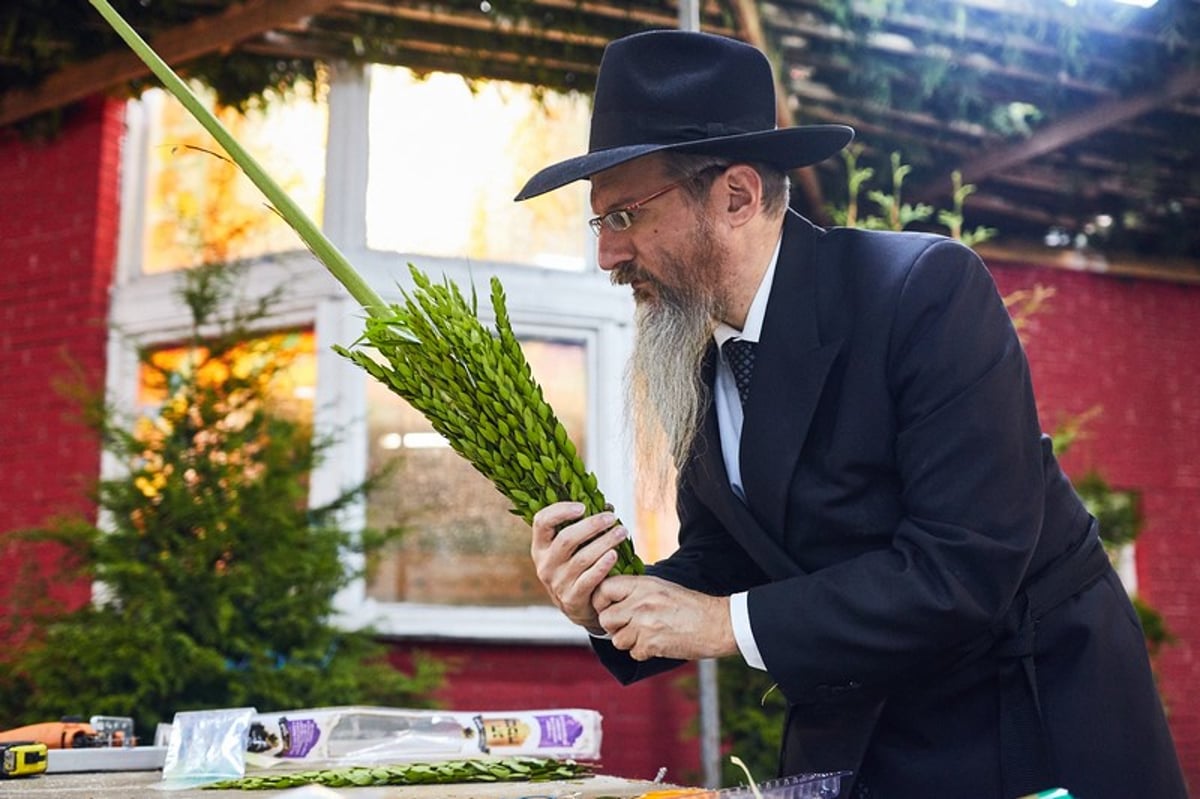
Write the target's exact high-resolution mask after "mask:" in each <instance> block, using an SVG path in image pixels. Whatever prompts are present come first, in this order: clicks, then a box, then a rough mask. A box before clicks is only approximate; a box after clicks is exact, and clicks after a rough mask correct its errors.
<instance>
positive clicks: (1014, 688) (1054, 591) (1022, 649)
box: [993, 523, 1112, 799]
mask: <svg viewBox="0 0 1200 799" xmlns="http://www.w3.org/2000/svg"><path fill="white" fill-rule="evenodd" d="M1096 530H1097V526H1096V525H1095V523H1093V524H1092V528H1091V530H1089V531H1088V534H1087V535H1085V536H1084V537H1083V539H1082V540H1081V541H1080V542H1079V543H1077V544H1075V545H1074V546H1073V547H1072V548H1071V549H1070V550H1068V551H1067V552H1066V553H1065V554H1063V555H1061V556H1059V557H1058V558H1056V559H1055V560H1054V561H1052V562H1051V563H1050V564H1049V565H1048V566H1047V567H1046V568H1044V569H1043V570H1042V571H1041V572H1040V573H1039V574H1038V576H1037V577H1035V578H1034V579H1033V580H1032V581H1031V582H1030V584H1029V585H1028V586H1026V587H1025V588H1024V589H1023V590H1022V591H1021V592H1020V593H1018V594H1017V599H1016V601H1014V603H1013V607H1012V608H1011V609H1010V610H1009V613H1008V615H1007V616H1006V617H1005V620H1004V623H1003V626H1002V628H1001V630H1000V631H998V632H999V638H1000V640H999V642H998V644H997V646H996V647H995V649H993V652H994V654H995V656H996V658H997V659H998V661H999V663H998V666H999V668H998V671H997V678H998V680H999V684H998V688H999V697H1000V758H1001V761H1000V762H1001V780H1002V785H1003V790H1004V796H1005V797H1006V799H1007V798H1008V797H1016V796H1024V795H1026V794H1030V793H1034V792H1036V791H1041V790H1045V789H1047V788H1052V787H1055V781H1056V775H1055V768H1054V759H1053V756H1052V755H1051V752H1050V743H1049V740H1048V739H1047V736H1046V728H1045V724H1044V722H1043V719H1042V707H1041V702H1040V701H1039V700H1038V689H1037V673H1036V671H1035V668H1034V657H1033V655H1034V638H1035V634H1036V632H1037V622H1038V621H1039V620H1040V619H1041V618H1042V617H1043V616H1045V615H1046V614H1047V613H1049V612H1050V611H1051V610H1053V609H1054V608H1056V607H1058V606H1059V605H1061V604H1062V603H1063V602H1066V601H1067V600H1068V599H1070V598H1071V597H1073V596H1075V595H1076V594H1078V593H1080V592H1081V591H1083V590H1085V589H1087V588H1089V587H1091V586H1092V585H1094V584H1095V583H1096V582H1097V581H1098V580H1099V579H1100V578H1101V577H1103V576H1104V575H1105V574H1107V573H1108V571H1109V570H1110V569H1111V568H1112V564H1110V563H1109V560H1108V553H1106V552H1105V551H1104V546H1103V545H1102V544H1101V543H1100V539H1099V536H1098V535H1097V534H1096Z"/></svg>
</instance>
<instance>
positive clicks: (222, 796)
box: [0, 771, 656, 799]
mask: <svg viewBox="0 0 1200 799" xmlns="http://www.w3.org/2000/svg"><path fill="white" fill-rule="evenodd" d="M161 781H162V772H160V771H120V772H99V773H90V774H71V773H68V774H41V775H38V776H34V777H23V778H17V779H8V780H4V779H0V797H4V799H7V797H20V799H51V798H52V797H53V799H142V797H147V796H150V797H161V799H231V797H241V799H255V797H260V796H261V797H271V796H276V797H287V796H294V797H296V799H323V798H327V799H333V798H334V797H344V799H535V797H536V799H602V798H603V797H614V799H629V798H631V797H635V796H638V795H639V794H642V793H645V792H646V791H649V790H651V789H653V788H655V787H656V785H655V783H653V782H650V781H648V780H629V779H623V778H620V777H613V776H609V775H604V774H598V775H595V776H591V777H584V778H580V779H575V780H560V781H552V782H533V783H530V782H508V783H459V784H455V785H389V786H380V787H370V788H337V789H326V788H322V789H320V790H312V789H310V790H303V789H297V788H292V789H288V790H278V791H239V790H222V791H211V790H203V789H200V788H190V789H187V790H175V791H169V792H168V791H161V790H157V789H156V788H155V785H156V784H157V783H160V782H161Z"/></svg>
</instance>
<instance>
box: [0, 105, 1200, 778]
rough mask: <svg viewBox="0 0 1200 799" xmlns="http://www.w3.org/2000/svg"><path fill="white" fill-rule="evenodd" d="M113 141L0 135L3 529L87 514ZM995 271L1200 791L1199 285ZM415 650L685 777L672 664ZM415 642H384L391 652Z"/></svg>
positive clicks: (476, 684)
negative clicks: (579, 717)
mask: <svg viewBox="0 0 1200 799" xmlns="http://www.w3.org/2000/svg"><path fill="white" fill-rule="evenodd" d="M122 133H123V128H122V117H121V106H120V104H118V103H115V102H95V103H91V104H88V105H87V106H86V107H85V108H84V109H83V110H82V111H81V112H80V113H79V115H78V116H77V117H75V118H74V119H72V120H71V122H70V124H69V125H68V126H67V127H66V129H65V130H64V132H63V135H62V136H61V137H60V138H59V139H57V140H56V141H55V142H54V143H53V144H50V145H43V144H34V143H28V142H24V141H22V140H20V139H18V138H16V137H15V136H12V135H9V134H5V135H4V136H0V187H3V188H2V190H0V299H2V300H3V309H2V310H0V362H2V363H3V364H4V380H3V383H2V384H0V473H2V474H3V475H4V476H5V479H4V480H3V481H0V535H2V534H3V533H4V532H7V531H10V530H13V529H17V528H20V527H23V526H27V525H33V524H37V523H39V522H42V521H44V520H45V519H46V518H47V517H49V516H52V515H55V514H60V513H66V512H69V511H73V510H79V509H81V508H85V507H86V499H85V493H84V491H85V489H86V487H87V486H89V485H90V484H91V481H92V480H94V478H95V476H96V475H97V474H98V469H99V462H100V453H99V447H98V443H97V442H96V441H94V440H92V439H91V438H89V437H88V436H87V435H86V434H84V431H83V429H82V428H81V427H80V426H79V425H78V424H77V423H75V422H74V421H73V420H72V414H73V413H74V409H73V407H72V405H71V403H70V402H69V401H68V400H66V399H63V398H62V397H61V395H60V394H59V393H58V392H57V391H56V389H55V385H56V383H57V382H58V381H59V380H61V379H62V378H63V377H64V376H66V375H67V374H68V373H69V372H70V369H71V368H72V367H70V366H69V364H70V363H73V364H75V367H76V368H78V369H79V371H80V373H81V374H82V375H83V376H84V377H85V378H86V379H87V380H89V381H92V382H93V383H94V384H99V383H100V382H101V381H102V380H103V377H104V371H105V351H106V341H107V336H108V331H107V326H106V320H107V314H108V288H109V285H110V283H111V280H112V276H113V264H114V261H115V252H116V238H117V231H118V196H119V191H118V185H119V154H120V149H121V144H122ZM991 267H992V269H993V272H994V274H995V276H996V279H997V282H998V284H999V285H1000V288H1001V290H1002V291H1003V292H1005V293H1008V292H1011V291H1013V290H1016V289H1018V288H1026V287H1031V286H1033V285H1035V284H1041V285H1044V286H1048V287H1052V288H1054V289H1055V291H1056V295H1055V296H1054V297H1053V299H1052V300H1051V301H1050V304H1049V306H1048V307H1047V308H1046V309H1045V310H1043V311H1042V312H1040V313H1039V314H1037V315H1036V316H1035V317H1034V318H1033V319H1032V321H1031V324H1030V327H1029V329H1028V332H1027V335H1026V339H1027V346H1028V350H1029V354H1030V360H1031V362H1032V364H1033V373H1034V384H1035V390H1036V392H1037V395H1038V398H1039V405H1040V408H1041V413H1042V422H1043V426H1045V427H1046V428H1052V427H1053V426H1054V425H1055V424H1056V423H1057V422H1058V421H1059V420H1060V419H1061V418H1063V417H1065V416H1067V415H1072V414H1078V413H1081V412H1083V411H1087V410H1088V409H1090V408H1092V407H1094V406H1100V407H1101V408H1102V411H1101V412H1100V414H1099V415H1098V416H1096V417H1095V418H1094V419H1092V420H1091V421H1090V422H1089V423H1088V425H1087V434H1088V435H1087V437H1085V438H1084V439H1082V440H1080V441H1079V442H1078V443H1077V444H1076V445H1075V446H1074V448H1073V449H1072V451H1071V453H1070V454H1069V456H1068V458H1067V459H1066V466H1067V468H1068V471H1069V472H1070V473H1072V474H1080V473H1082V472H1083V471H1085V470H1087V469H1089V468H1095V469H1097V470H1098V471H1099V472H1100V473H1101V474H1102V475H1103V476H1104V477H1105V479H1107V480H1108V481H1109V482H1110V483H1111V484H1112V485H1113V486H1115V487H1117V488H1121V489H1131V490H1137V491H1139V492H1140V493H1141V496H1142V500H1143V509H1144V513H1145V527H1144V529H1143V532H1142V535H1141V537H1140V538H1139V540H1138V545H1137V561H1136V562H1137V577H1138V589H1139V593H1140V594H1141V595H1142V596H1143V597H1144V598H1145V599H1146V600H1147V601H1149V602H1150V603H1151V604H1152V605H1153V606H1154V607H1155V608H1157V609H1158V610H1159V611H1161V612H1162V613H1163V614H1164V616H1165V618H1166V623H1167V625H1168V627H1169V628H1170V630H1171V632H1172V633H1173V634H1174V636H1175V641H1174V643H1172V644H1170V645H1168V646H1167V647H1166V648H1165V649H1164V650H1163V651H1162V653H1161V655H1160V656H1159V657H1158V660H1157V667H1158V671H1159V674H1160V678H1161V687H1162V692H1163V697H1164V701H1165V702H1166V705H1167V708H1168V712H1169V715H1170V721H1171V727H1172V730H1173V732H1174V735H1175V738H1176V743H1177V745H1178V749H1179V754H1180V757H1181V760H1182V761H1183V763H1184V768H1185V772H1186V773H1187V776H1188V778H1189V781H1190V782H1191V783H1192V784H1193V785H1200V701H1197V699H1196V698H1195V695H1194V692H1193V691H1191V690H1190V689H1191V687H1192V686H1193V685H1196V684H1198V683H1200V652H1198V651H1197V647H1200V455H1197V453H1198V452H1200V368H1197V363H1198V362H1200V335H1198V334H1197V333H1196V331H1197V329H1200V286H1195V285H1184V284H1178V283H1171V282H1165V281H1154V280H1141V279H1139V280H1132V279H1123V278H1117V277H1111V276H1104V275H1098V274H1092V273H1075V272H1069V271H1065V270H1062V269H1057V268H1049V267H1036V266H1030V265H1028V264H1023V263H1007V262H1001V261H993V263H991ZM64 355H66V356H69V360H68V359H67V358H64ZM3 544H4V542H3V538H2V537H0V553H2V554H0V574H3V575H8V574H11V573H12V570H13V569H15V568H16V567H17V564H18V561H19V560H24V559H25V554H26V553H19V554H18V553H14V552H12V551H11V550H9V549H6V548H5V547H4V546H3ZM3 582H4V583H9V581H8V580H4V581H3ZM86 590H87V589H86V586H64V588H63V595H62V597H60V599H61V600H63V601H66V602H79V601H82V600H83V599H84V598H85V597H86ZM412 646H414V647H418V648H421V649H425V650H427V651H429V652H431V653H432V654H434V655H436V656H438V657H442V658H446V659H449V660H452V661H453V663H454V665H455V668H456V670H455V673H454V676H453V677H452V678H451V679H450V681H449V683H448V685H447V686H446V688H445V689H444V690H443V692H442V697H441V698H442V699H443V700H444V702H445V703H446V704H447V705H448V706H455V707H463V708H470V709H480V710H486V709H505V708H508V709H517V708H522V707H571V706H580V707H590V708H595V709H597V710H599V711H600V712H601V713H602V714H603V715H604V748H603V753H604V754H603V768H604V770H605V771H608V772H612V773H619V774H622V775H625V776H629V777H646V778H649V777H653V776H654V774H655V772H656V771H657V769H658V768H659V767H660V766H666V767H667V768H668V769H669V773H670V774H671V775H672V776H673V777H674V778H675V779H685V778H688V777H694V776H695V775H696V774H697V772H698V769H699V758H698V754H697V750H698V744H697V743H696V740H695V738H694V737H689V736H688V734H687V732H686V731H687V729H688V727H689V725H691V724H693V723H694V716H695V706H694V704H693V703H692V702H691V701H690V700H688V699H687V698H686V697H685V696H684V694H683V693H682V692H681V690H680V689H679V686H678V682H677V680H678V677H679V676H681V675H682V674H683V672H679V673H678V674H676V675H666V676H662V677H659V678H655V679H653V680H650V681H647V682H646V683H644V684H641V685H637V686H633V687H630V688H620V687H618V686H617V685H616V683H615V682H613V681H612V680H611V678H610V677H609V676H608V675H607V673H606V672H604V670H603V669H602V668H601V667H600V666H599V665H598V664H597V663H596V662H595V661H594V660H593V658H592V657H591V654H590V652H589V651H588V650H587V649H586V648H584V647H580V646H557V647H554V646H514V645H499V644H497V645H480V644H471V645H465V644H464V645H456V644H450V643H445V642H440V643H439V642H412ZM408 648H409V643H408V642H405V643H404V644H403V645H402V646H401V645H398V646H397V655H396V659H397V662H398V663H403V661H404V659H405V657H406V652H407V651H408ZM1130 745H1131V752H1130V756H1131V757H1136V742H1132V741H1131V742H1130Z"/></svg>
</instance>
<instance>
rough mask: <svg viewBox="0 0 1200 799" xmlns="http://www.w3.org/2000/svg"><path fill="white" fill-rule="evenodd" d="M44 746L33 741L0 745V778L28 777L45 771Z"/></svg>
mask: <svg viewBox="0 0 1200 799" xmlns="http://www.w3.org/2000/svg"><path fill="white" fill-rule="evenodd" d="M46 752H47V749H46V745H45V744H43V743H35V742H33V741H13V742H11V743H0V753H2V754H3V758H0V776H4V777H29V776H32V775H34V774H41V773H42V772H44V771H45V770H46V759H47V755H46Z"/></svg>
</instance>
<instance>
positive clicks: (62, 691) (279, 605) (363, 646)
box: [0, 267, 442, 732]
mask: <svg viewBox="0 0 1200 799" xmlns="http://www.w3.org/2000/svg"><path fill="white" fill-rule="evenodd" d="M234 283H235V281H234V279H233V278H232V277H231V273H230V272H229V271H228V270H226V269H223V268H221V267H199V268H196V269H194V270H189V271H188V272H187V273H186V275H185V276H184V277H183V278H182V289H181V291H180V294H181V297H182V299H183V300H184V301H185V303H186V305H187V307H188V308H189V310H190V314H191V332H190V335H189V337H188V340H187V341H186V342H183V343H182V345H181V346H179V347H177V348H174V349H173V350H172V351H171V353H170V354H171V356H172V357H164V353H163V352H162V351H158V352H154V351H149V350H147V351H146V352H144V353H143V354H142V356H141V361H142V369H143V373H144V374H146V375H148V378H147V379H145V380H144V381H143V384H144V386H145V387H146V389H147V390H149V391H151V392H154V393H157V395H158V398H159V399H160V400H161V402H160V404H158V406H157V408H156V409H155V410H153V411H152V412H150V413H148V414H146V415H143V416H141V417H139V418H136V419H133V420H131V419H129V418H128V416H127V415H125V416H123V415H122V414H119V413H118V412H116V411H115V410H113V409H112V408H111V407H107V406H106V405H105V404H104V403H103V401H101V400H95V401H92V402H90V403H89V404H88V405H87V418H88V420H89V423H90V424H91V425H92V427H94V429H95V430H96V431H97V432H98V433H99V435H100V436H101V437H102V441H103V446H104V449H105V451H106V453H107V455H108V456H109V457H110V458H111V459H112V460H113V461H114V462H116V463H118V464H120V473H119V474H118V475H117V476H114V477H111V478H108V479H103V480H101V481H100V482H99V484H98V485H97V486H96V491H95V503H96V505H97V506H98V507H99V510H100V513H99V518H100V520H101V521H100V523H99V524H93V523H91V522H90V521H89V520H85V519H64V520H60V521H58V522H55V523H53V524H50V525H48V526H46V527H45V528H44V529H40V530H34V531H28V532H26V533H24V534H23V535H24V536H25V537H26V538H27V539H30V538H31V539H38V540H43V541H53V542H57V544H59V545H60V547H61V549H62V550H63V551H65V552H67V553H69V555H70V559H69V560H70V562H71V563H73V564H74V567H75V568H76V569H77V572H76V577H77V578H83V579H90V580H94V581H96V585H97V591H96V592H95V594H96V596H95V599H94V601H93V602H91V603H90V604H89V605H88V606H86V607H84V608H82V609H80V610H78V611H76V612H72V613H67V614H52V613H51V614H49V615H43V614H45V613H46V609H45V608H40V609H38V608H36V606H35V605H32V604H31V605H30V606H29V607H28V608H26V610H27V611H29V613H30V614H33V615H32V618H33V619H34V620H35V621H36V622H37V623H36V624H34V625H28V626H27V627H26V631H27V632H28V635H29V637H28V638H26V640H25V641H24V643H23V645H22V646H21V647H20V649H19V651H17V652H15V653H10V655H9V656H8V657H7V658H5V659H4V661H3V662H2V663H0V717H3V718H5V720H6V721H8V722H11V723H15V722H18V721H27V722H32V721H40V720H47V719H53V718H58V717H59V716H62V715H64V714H76V715H83V716H85V717H86V716H88V715H92V714H108V715H122V716H126V715H128V716H133V717H134V718H135V720H136V721H137V723H138V726H139V728H140V729H141V730H142V731H143V732H146V731H148V730H152V729H153V727H154V724H155V723H156V722H158V721H160V720H167V721H169V720H170V718H171V716H172V714H173V713H174V712H176V711H181V710H189V709H197V708H213V707H237V706H254V707H257V708H258V709H259V710H260V711H267V710H279V709H289V708H295V707H305V706H314V705H328V704H347V703H358V702H373V703H381V704H392V705H403V706H410V707H412V706H426V705H428V704H429V700H428V697H429V696H430V692H431V690H432V689H434V688H435V687H436V686H437V685H438V684H439V683H440V681H441V678H442V670H441V668H440V667H439V665H438V664H437V663H436V662H434V661H432V660H430V659H428V658H426V657H422V656H421V655H420V654H419V653H418V654H417V655H416V656H415V657H413V658H412V663H413V665H412V667H411V669H410V670H408V671H402V670H398V669H396V668H394V667H392V666H391V665H389V663H388V662H387V661H386V657H385V655H386V653H385V652H384V650H382V649H381V647H380V646H379V645H378V644H377V643H376V642H375V641H374V639H373V638H372V637H371V636H370V634H369V633H368V632H365V631H359V632H349V631H345V630H342V629H339V627H337V626H336V625H335V624H334V606H333V601H334V596H335V594H336V593H337V592H338V591H339V590H340V589H342V588H343V587H345V586H346V585H348V584H349V583H350V582H351V581H352V580H354V579H356V578H357V577H358V576H359V575H358V574H357V573H356V572H355V571H354V570H353V569H351V568H349V567H348V566H347V562H348V560H347V558H346V557H345V555H347V554H348V553H352V552H358V553H360V554H364V555H369V554H370V553H371V551H373V550H374V549H376V548H377V547H378V546H381V545H382V544H383V543H385V542H386V541H387V540H388V539H389V537H390V536H389V535H387V534H376V535H366V534H352V533H351V532H350V531H348V530H347V529H345V527H344V526H343V525H342V524H341V523H340V520H341V519H342V517H343V512H344V511H345V510H346V508H347V507H348V506H349V505H350V504H351V503H354V502H357V501H359V500H361V499H362V498H363V496H364V494H365V493H366V492H368V491H369V490H370V489H371V482H370V481H368V482H367V483H365V484H362V485H359V486H356V487H354V488H352V489H350V490H346V491H344V492H343V493H341V494H340V495H339V496H338V497H336V498H335V499H334V500H333V501H332V502H330V503H328V504H326V505H323V506H321V507H309V502H308V480H309V475H310V474H311V472H312V470H313V467H314V466H315V465H317V463H318V462H319V461H320V459H321V458H322V456H323V454H324V452H325V451H326V450H327V449H328V447H329V445H330V443H331V442H330V440H328V439H321V438H320V437H317V438H314V436H313V431H312V427H311V424H310V422H308V421H306V420H305V419H304V418H303V415H302V414H297V413H293V412H292V411H291V410H290V409H289V408H288V406H287V403H286V402H284V401H283V399H282V397H281V396H280V393H281V392H279V391H278V390H277V388H278V386H279V385H280V383H281V379H282V378H283V376H284V375H286V374H287V369H288V366H289V363H291V362H292V360H293V359H294V358H295V357H296V352H297V350H296V348H295V347H294V346H292V345H291V344H292V340H293V339H295V338H296V336H294V335H293V336H288V335H287V334H273V335H263V334H261V333H257V334H256V333H252V332H250V331H251V329H254V328H259V327H260V325H261V322H262V320H263V319H264V317H265V316H266V315H267V314H268V312H269V305H270V303H271V302H273V298H267V299H265V300H262V301H259V302H257V303H256V304H254V305H253V307H249V308H246V307H242V308H241V309H240V310H238V311H235V312H233V313H231V314H223V313H222V312H221V309H222V308H225V307H227V306H229V305H230V303H231V298H232V296H233V293H234ZM233 304H235V305H236V304H237V303H233ZM365 560H366V558H359V559H356V561H365ZM68 576H69V575H68ZM27 577H28V576H27ZM62 577H63V575H61V574H60V575H58V576H57V577H56V578H55V579H62ZM18 594H19V595H20V596H24V597H29V598H36V597H38V596H42V595H44V592H43V591H42V590H40V589H39V588H38V587H37V586H36V585H35V584H33V583H32V582H27V584H26V585H25V586H24V587H23V588H22V590H21V591H19V592H18ZM28 618H30V617H27V619H28Z"/></svg>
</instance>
